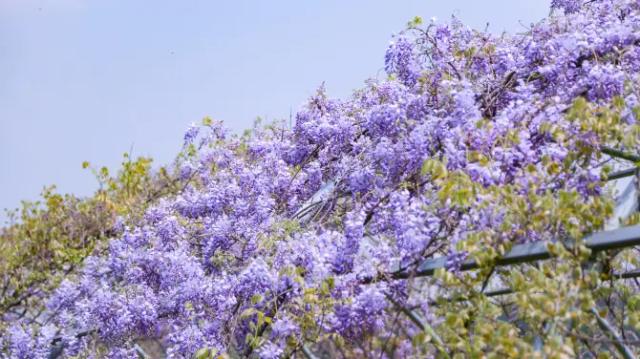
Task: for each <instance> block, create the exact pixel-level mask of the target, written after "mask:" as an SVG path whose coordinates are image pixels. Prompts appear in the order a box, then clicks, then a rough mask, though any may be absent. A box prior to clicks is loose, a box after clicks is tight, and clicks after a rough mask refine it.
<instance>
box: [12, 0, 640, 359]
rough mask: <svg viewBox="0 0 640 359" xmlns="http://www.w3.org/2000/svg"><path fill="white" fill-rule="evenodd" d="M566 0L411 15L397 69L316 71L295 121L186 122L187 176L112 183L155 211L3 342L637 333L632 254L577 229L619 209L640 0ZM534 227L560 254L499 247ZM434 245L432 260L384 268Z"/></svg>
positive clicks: (595, 341)
mask: <svg viewBox="0 0 640 359" xmlns="http://www.w3.org/2000/svg"><path fill="white" fill-rule="evenodd" d="M552 6H553V7H554V9H555V11H554V13H553V14H552V15H550V17H549V18H547V19H545V20H544V21H542V22H540V23H538V24H535V25H533V26H532V27H531V28H530V29H529V30H528V31H527V32H526V33H525V34H521V35H513V36H510V35H507V34H503V35H500V36H494V35H492V34H489V33H485V32H479V31H473V30H470V29H469V28H467V27H465V26H464V25H463V24H461V23H460V22H459V21H458V20H457V19H455V18H453V19H452V20H451V22H449V23H444V24H438V23H435V22H431V23H429V24H423V22H422V20H421V19H419V18H416V19H414V20H413V21H411V22H410V23H409V26H408V28H407V30H406V31H405V32H403V33H401V34H399V35H398V36H396V37H395V38H394V40H393V42H392V43H391V44H390V46H389V48H388V50H387V53H386V56H385V69H386V71H387V73H388V75H389V78H388V79H386V80H382V81H374V80H371V81H368V82H367V83H366V85H365V86H364V87H363V88H362V89H360V90H358V91H356V92H355V93H354V95H353V96H351V97H350V98H347V99H344V100H337V99H330V98H328V97H327V95H326V94H325V91H324V89H322V88H321V89H319V91H318V93H317V94H316V95H315V96H313V97H312V98H311V99H310V100H309V102H308V104H307V105H306V106H305V107H304V108H302V109H301V110H300V111H299V112H298V114H297V115H296V123H295V127H294V128H293V129H288V128H286V127H285V126H283V125H281V124H278V123H276V124H273V125H270V126H266V127H259V126H257V127H256V128H255V129H254V130H253V131H251V132H248V133H247V134H245V135H243V136H241V137H236V136H229V135H228V134H227V133H226V131H225V130H224V129H223V127H222V125H221V124H220V123H219V122H217V121H213V120H210V119H205V121H203V124H202V126H193V127H191V128H189V130H188V131H187V133H186V135H185V147H184V151H183V154H182V155H181V159H182V161H181V162H180V167H179V170H178V171H177V173H178V174H177V175H178V176H179V178H180V179H181V180H182V181H184V183H185V184H184V185H183V186H178V188H177V189H176V191H174V192H171V193H166V194H163V195H161V196H160V197H159V199H158V200H157V201H156V202H154V203H153V204H152V205H150V206H149V207H148V208H146V209H145V208H144V206H142V207H136V206H132V205H131V202H130V201H129V200H127V199H126V198H129V197H128V194H126V193H127V190H125V188H128V186H130V185H131V184H132V183H137V184H140V183H144V181H142V182H140V181H138V180H128V179H126V180H124V179H121V180H119V181H116V183H117V184H116V185H113V186H109V188H112V189H113V190H114V191H115V192H117V193H119V195H116V196H114V198H125V199H119V200H118V202H119V203H124V204H126V208H127V209H126V210H124V211H123V212H122V213H133V216H134V217H135V213H137V212H140V213H143V215H141V216H140V217H139V219H138V220H135V221H130V222H128V223H127V225H126V226H124V228H123V229H122V232H121V233H119V235H118V236H117V237H116V238H113V239H111V240H110V241H109V242H108V248H107V250H106V251H105V252H104V253H96V254H94V255H91V256H89V257H87V258H85V259H84V261H83V266H82V270H81V271H80V273H79V274H78V275H77V276H75V277H71V278H69V279H68V280H64V281H63V282H62V283H61V284H60V285H59V287H58V289H57V290H56V291H55V293H54V294H52V295H51V296H49V297H48V299H47V303H46V308H47V310H46V313H47V314H48V317H49V318H51V320H49V321H48V322H47V323H29V322H27V321H20V322H16V323H13V324H12V325H11V327H10V328H9V329H8V330H7V335H6V339H5V341H4V343H5V352H6V353H7V355H9V356H12V357H44V356H47V355H48V353H49V352H50V349H51V345H52V342H53V341H54V340H53V338H54V337H55V336H58V339H56V340H55V342H56V343H59V346H60V347H61V350H62V355H64V356H66V357H73V356H83V355H90V354H92V353H93V354H95V353H98V354H99V355H104V356H108V357H135V356H136V355H137V354H136V350H137V348H138V347H139V345H140V344H141V343H143V341H145V340H150V339H153V340H157V341H159V342H161V343H162V345H163V347H165V348H166V349H167V353H166V354H167V355H169V356H172V357H191V356H194V355H195V356H196V357H199V358H210V357H252V356H258V357H261V358H277V357H288V356H295V357H299V356H303V355H304V356H311V355H317V356H328V357H335V356H337V357H339V356H342V357H387V358H396V357H398V358H400V357H425V356H427V357H431V356H437V357H456V358H457V357H460V358H462V357H485V356H486V357H556V358H564V357H575V356H587V357H588V356H594V357H595V356H598V355H604V356H606V355H607V353H609V356H614V355H618V353H625V350H629V349H628V347H629V345H630V344H633V343H637V342H638V338H639V337H638V336H639V333H638V331H639V330H640V325H639V323H640V311H639V309H640V305H639V303H640V299H639V290H638V289H639V288H638V285H637V284H636V283H635V282H633V281H631V280H617V281H614V280H613V279H614V278H615V276H616V275H617V273H620V272H621V271H624V270H629V269H634V268H637V265H638V263H637V262H638V260H637V258H636V256H635V255H634V252H633V251H623V252H622V253H611V254H608V255H604V254H601V255H598V256H592V255H591V253H590V252H589V249H588V248H586V247H585V246H584V243H583V238H584V236H585V235H586V234H588V233H592V232H594V231H598V230H601V229H602V228H603V227H604V225H605V223H606V220H607V219H608V218H610V217H611V216H612V214H613V201H612V194H611V191H610V190H609V189H608V188H606V187H605V185H604V182H603V178H604V176H605V175H606V174H607V173H608V172H609V171H611V167H612V166H611V165H612V163H613V161H612V160H611V158H609V156H607V155H604V154H603V152H602V151H601V149H602V148H603V146H609V147H613V148H618V149H620V150H623V151H626V152H631V153H637V152H638V148H639V146H638V144H639V134H640V131H639V128H640V127H639V126H638V117H637V116H638V114H639V111H640V110H639V109H638V95H639V94H638V85H639V84H640V83H639V80H640V79H639V78H638V69H640V47H639V45H640V4H639V3H638V2H637V1H630V0H600V1H587V2H585V3H584V4H583V3H582V2H581V1H577V0H571V1H553V5H552ZM134 186H135V185H134ZM140 188H146V186H144V185H143V186H141V187H140ZM118 196H124V197H118ZM133 202H134V203H135V202H136V201H133ZM131 208H138V209H136V210H131ZM631 220H632V219H631ZM533 241H545V242H548V243H549V250H550V251H551V252H552V253H553V255H554V258H553V259H552V260H548V261H543V262H539V263H537V264H534V265H532V264H521V265H515V266H510V267H506V268H505V267H496V266H495V263H496V260H497V259H498V258H499V257H500V256H501V255H503V254H504V253H506V252H507V251H508V250H509V249H510V248H511V247H512V246H513V245H514V244H519V243H525V242H533ZM565 245H566V246H565ZM616 254H617V255H616ZM435 257H444V258H446V268H443V269H440V270H438V271H437V272H436V274H435V276H434V277H432V278H415V277H413V276H409V278H407V279H398V278H397V277H394V275H393V273H392V272H391V268H398V267H400V269H401V270H402V271H404V273H412V272H413V271H414V270H415V269H416V266H417V265H419V264H420V263H421V261H422V260H424V259H425V258H435ZM469 258H471V259H474V260H475V261H476V262H478V263H480V269H479V270H476V271H461V270H460V268H461V267H460V266H461V264H462V263H463V262H464V261H465V260H466V259H469ZM499 287H508V288H510V290H511V291H512V293H511V294H508V295H505V296H502V297H491V296H488V295H487V294H486V290H487V289H489V288H499ZM81 334H82V335H81ZM312 353H316V354H312Z"/></svg>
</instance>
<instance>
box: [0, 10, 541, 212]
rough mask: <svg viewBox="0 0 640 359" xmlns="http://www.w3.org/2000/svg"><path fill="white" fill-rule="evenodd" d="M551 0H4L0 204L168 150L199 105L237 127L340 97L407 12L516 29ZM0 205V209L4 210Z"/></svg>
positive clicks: (368, 73) (378, 64)
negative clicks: (320, 97)
mask: <svg viewBox="0 0 640 359" xmlns="http://www.w3.org/2000/svg"><path fill="white" fill-rule="evenodd" d="M548 3H549V1H548V0H518V1H515V0H448V1H441V0H420V1H413V0H398V1H390V0H387V1H382V0H349V1H347V0H342V1H340V0H325V1H301V0H298V1H293V0H291V1H275V0H274V1H224V2H223V1H211V0H210V1H196V0H189V1H187V0H185V1H176V0H173V1H164V0H153V1H150V0H147V1H141V0H139V1H138V0H108V1H107V0H92V1H89V0H0V54H1V55H0V209H2V208H14V207H16V206H18V205H19V203H20V200H22V199H36V198H37V196H38V194H39V192H40V191H41V189H42V187H43V186H44V185H49V184H56V185H57V186H58V188H59V190H60V191H61V192H72V193H75V194H78V195H87V194H90V193H92V192H93V191H94V190H95V189H96V187H97V183H96V181H95V179H94V178H93V177H92V175H91V174H90V172H88V171H84V170H82V169H81V163H82V161H85V160H87V161H90V162H91V163H93V164H95V165H106V166H109V167H110V168H116V167H117V165H118V164H119V163H120V161H121V158H122V153H124V152H128V151H129V150H130V149H131V148H133V154H134V155H148V156H152V157H153V158H154V159H155V161H156V163H157V164H161V163H167V162H169V161H171V160H172V158H173V156H174V155H175V154H176V153H177V151H178V150H179V146H180V142H181V138H182V134H183V131H184V130H185V129H186V127H187V126H188V124H189V123H191V122H199V121H200V120H201V118H202V117H204V116H211V117H213V118H216V119H221V120H223V121H224V122H225V123H226V125H227V126H228V127H229V128H231V129H233V130H234V131H236V132H240V131H242V130H243V129H245V128H248V127H249V126H251V124H252V123H253V121H254V119H255V118H256V117H257V116H261V117H263V118H266V119H276V118H288V116H289V112H290V111H291V110H293V111H294V112H295V110H296V108H298V107H299V106H300V105H301V104H302V103H304V101H305V99H307V98H308V97H309V96H310V95H311V94H312V93H313V92H314V91H315V89H316V88H317V87H318V85H320V84H321V83H322V82H325V84H326V87H327V90H328V92H329V95H330V96H332V97H343V96H347V95H349V94H350V93H351V91H352V90H353V89H355V88H358V87H360V86H361V85H362V83H363V82H364V80H366V79H367V78H370V77H382V76H384V74H383V71H382V66H383V56H384V51H385V49H386V47H387V45H388V42H389V40H390V36H391V35H392V34H393V33H395V32H398V31H400V30H402V29H403V27H404V25H405V24H406V22H407V21H408V20H410V19H411V18H413V17H414V16H416V15H420V16H422V17H424V18H425V19H429V18H431V17H433V16H435V17H437V18H438V21H443V20H446V19H448V18H449V17H450V16H451V15H452V14H455V15H456V16H458V17H459V18H460V19H461V20H462V21H463V22H465V23H466V24H468V25H469V26H471V27H474V28H484V27H485V25H486V23H489V24H490V26H489V29H490V30H491V31H493V32H501V31H503V30H506V31H509V32H518V31H523V30H524V29H525V27H524V26H523V24H525V25H527V24H530V23H532V22H535V21H538V20H539V19H541V18H543V17H544V16H546V15H547V14H548ZM2 218H4V215H3V214H2V215H0V219H2Z"/></svg>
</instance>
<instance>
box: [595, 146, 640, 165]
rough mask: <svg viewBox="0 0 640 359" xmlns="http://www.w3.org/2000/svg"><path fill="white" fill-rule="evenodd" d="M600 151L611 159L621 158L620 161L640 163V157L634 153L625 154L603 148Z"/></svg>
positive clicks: (609, 148)
mask: <svg viewBox="0 0 640 359" xmlns="http://www.w3.org/2000/svg"><path fill="white" fill-rule="evenodd" d="M600 151H602V153H604V154H607V155H609V156H611V157H616V158H620V159H623V160H627V161H631V162H640V156H638V155H635V154H633V153H629V152H624V151H621V150H618V149H615V148H611V147H607V146H603V147H602V148H600Z"/></svg>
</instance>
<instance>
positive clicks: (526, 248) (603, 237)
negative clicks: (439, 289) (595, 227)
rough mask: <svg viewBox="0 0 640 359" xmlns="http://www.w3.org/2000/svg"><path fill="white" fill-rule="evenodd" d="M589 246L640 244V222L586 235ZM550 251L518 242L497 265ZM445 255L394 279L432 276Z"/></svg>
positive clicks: (533, 258) (540, 244)
mask: <svg viewBox="0 0 640 359" xmlns="http://www.w3.org/2000/svg"><path fill="white" fill-rule="evenodd" d="M585 244H586V246H587V248H589V249H591V250H592V251H593V252H602V251H608V250H612V249H620V248H626V247H633V246H637V245H640V225H635V226H629V227H623V228H618V229H615V230H611V231H603V232H598V233H594V234H592V235H590V236H588V237H587V238H585ZM550 257H551V253H549V250H548V249H547V242H534V243H526V244H518V245H515V246H514V247H513V248H512V249H511V251H509V253H507V254H506V255H504V256H503V257H501V258H499V259H498V260H497V261H496V263H495V265H496V266H505V265H510V264H520V263H528V262H533V261H537V260H542V259H548V258H550ZM446 260H447V259H446V257H439V258H432V259H427V260H425V261H423V262H422V263H421V264H420V265H419V266H418V268H417V269H416V270H415V271H411V270H405V271H399V272H393V273H391V278H393V279H407V278H411V277H428V276H432V275H433V273H435V271H436V270H437V269H440V268H444V267H445V263H446ZM477 268H478V264H477V263H476V262H475V261H474V260H472V259H470V260H467V261H465V262H464V263H462V265H461V267H460V270H462V271H467V270H472V269H477Z"/></svg>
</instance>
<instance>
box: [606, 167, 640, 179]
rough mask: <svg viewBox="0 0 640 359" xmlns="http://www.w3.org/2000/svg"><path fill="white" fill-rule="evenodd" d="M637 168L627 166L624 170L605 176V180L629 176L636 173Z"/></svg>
mask: <svg viewBox="0 0 640 359" xmlns="http://www.w3.org/2000/svg"><path fill="white" fill-rule="evenodd" d="M637 171H638V168H627V169H626V170H621V171H616V172H613V173H611V174H610V175H608V176H607V179H606V180H607V181H614V180H617V179H620V178H625V177H631V176H633V175H635V174H636V172H637Z"/></svg>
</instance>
